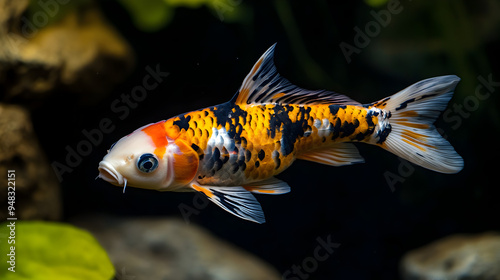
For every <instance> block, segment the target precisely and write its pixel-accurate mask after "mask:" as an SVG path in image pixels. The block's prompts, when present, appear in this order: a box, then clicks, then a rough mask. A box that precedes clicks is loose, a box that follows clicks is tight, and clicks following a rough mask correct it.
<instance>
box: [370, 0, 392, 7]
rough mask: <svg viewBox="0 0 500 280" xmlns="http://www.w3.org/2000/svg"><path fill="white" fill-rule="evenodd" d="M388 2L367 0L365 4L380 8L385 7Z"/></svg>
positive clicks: (386, 0)
mask: <svg viewBox="0 0 500 280" xmlns="http://www.w3.org/2000/svg"><path fill="white" fill-rule="evenodd" d="M387 2H388V0H365V3H366V4H367V5H370V6H372V7H380V6H382V5H385V3H387Z"/></svg>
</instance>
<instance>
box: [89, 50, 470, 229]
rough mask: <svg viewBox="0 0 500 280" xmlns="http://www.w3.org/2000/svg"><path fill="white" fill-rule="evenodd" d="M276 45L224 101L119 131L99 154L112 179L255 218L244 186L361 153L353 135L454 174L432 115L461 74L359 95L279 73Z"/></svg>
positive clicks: (275, 183)
mask: <svg viewBox="0 0 500 280" xmlns="http://www.w3.org/2000/svg"><path fill="white" fill-rule="evenodd" d="M274 48H275V45H273V46H272V47H271V48H269V49H268V50H267V51H266V52H265V53H264V54H263V55H262V57H260V59H259V60H258V61H257V63H255V65H254V66H253V68H252V69H251V71H250V73H249V74H248V75H247V76H246V78H245V80H244V81H243V84H242V85H241V87H240V89H239V90H238V92H237V93H236V95H234V97H233V98H232V99H231V100H230V101H229V102H227V103H224V104H220V105H216V106H212V107H208V108H205V109H201V110H197V111H193V112H189V113H185V114H182V115H178V116H176V117H173V118H170V119H168V120H162V121H160V122H157V123H153V124H148V125H146V126H143V127H141V128H139V129H137V130H135V131H134V132H133V133H131V134H129V135H127V136H125V137H123V138H121V139H120V140H119V141H118V142H116V143H115V144H114V145H113V146H112V147H111V148H110V150H109V151H108V153H107V155H106V156H105V157H104V158H103V160H102V161H101V162H100V163H99V167H98V170H99V176H98V177H99V178H102V179H104V180H105V181H107V182H110V183H111V184H114V185H117V186H123V187H124V190H125V187H126V186H127V185H128V186H133V187H137V188H143V189H152V190H158V191H174V192H185V191H194V192H199V193H202V194H203V195H205V196H206V197H207V198H208V199H209V200H210V201H212V202H214V203H215V204H217V205H218V206H220V207H221V208H223V209H224V210H226V211H228V212H230V213H232V214H234V215H236V216H238V217H240V218H242V219H246V220H249V221H253V222H257V223H263V222H265V218H264V214H263V211H262V208H261V206H260V204H259V202H258V201H257V200H256V199H255V197H254V196H253V195H252V193H257V194H275V195H276V194H284V193H288V192H289V191H290V187H289V185H288V184H287V183H286V182H284V181H282V180H279V179H277V178H276V177H275V176H276V175H278V174H280V173H281V172H283V171H284V170H285V169H287V168H288V167H289V166H290V165H291V164H292V163H293V162H294V161H295V160H297V159H301V160H307V161H312V162H316V163H321V164H326V165H331V166H342V165H350V164H355V163H362V162H364V159H363V157H361V155H360V154H359V152H358V150H357V148H356V147H355V145H354V144H352V143H350V142H362V143H368V144H371V145H375V146H379V147H381V148H383V149H385V150H387V151H389V152H391V153H393V154H395V155H397V156H399V157H401V158H404V159H406V160H408V161H410V162H412V163H414V164H416V165H419V166H422V167H424V168H427V169H430V170H434V171H437V172H441V173H457V172H459V171H460V170H461V169H462V168H463V159H462V158H461V157H460V155H458V154H457V153H456V152H455V150H454V149H453V147H452V146H451V145H450V144H449V143H448V141H446V140H445V139H443V138H442V137H441V136H440V134H439V133H438V131H437V130H436V128H435V126H434V125H433V123H434V121H435V120H436V118H437V117H438V115H439V114H440V113H441V112H442V111H443V110H444V109H445V108H446V106H447V104H448V101H449V100H450V99H451V97H452V95H453V90H454V89H455V87H456V85H457V83H458V82H459V81H460V78H458V77H457V76H454V75H449V76H441V77H435V78H430V79H426V80H423V81H420V82H417V83H415V84H413V85H411V86H409V87H407V88H405V89H403V90H401V91H400V92H398V93H396V94H394V95H392V96H389V97H386V98H384V99H382V100H380V101H377V102H373V103H369V104H361V103H359V102H357V101H354V100H352V99H350V98H349V97H347V96H344V95H341V94H337V93H333V92H330V91H326V90H307V89H303V88H300V87H298V86H295V85H293V84H292V83H291V82H289V81H288V80H287V79H285V78H283V77H282V76H281V75H280V74H278V72H277V69H276V66H275V65H274V59H273V57H274Z"/></svg>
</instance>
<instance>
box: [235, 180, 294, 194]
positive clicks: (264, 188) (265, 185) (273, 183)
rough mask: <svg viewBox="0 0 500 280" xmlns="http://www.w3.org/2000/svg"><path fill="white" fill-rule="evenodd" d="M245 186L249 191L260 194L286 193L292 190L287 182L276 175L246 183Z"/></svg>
mask: <svg viewBox="0 0 500 280" xmlns="http://www.w3.org/2000/svg"><path fill="white" fill-rule="evenodd" d="M243 188H244V189H245V190H247V191H249V192H253V193H260V194H284V193H289V192H290V186H289V185H288V184H287V183H286V182H284V181H281V180H279V179H276V178H274V177H273V178H270V179H267V180H265V181H260V182H255V183H252V184H248V185H244V186H243Z"/></svg>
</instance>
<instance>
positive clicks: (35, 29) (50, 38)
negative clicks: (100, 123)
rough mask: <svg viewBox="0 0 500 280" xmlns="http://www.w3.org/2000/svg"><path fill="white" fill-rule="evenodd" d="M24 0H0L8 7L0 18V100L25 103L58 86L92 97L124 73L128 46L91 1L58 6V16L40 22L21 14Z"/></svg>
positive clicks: (83, 97) (130, 59)
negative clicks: (85, 4)
mask: <svg viewBox="0 0 500 280" xmlns="http://www.w3.org/2000/svg"><path fill="white" fill-rule="evenodd" d="M27 2H29V1H26V0H22V1H3V0H0V7H2V8H3V9H4V11H7V12H10V14H8V15H6V16H7V19H8V20H3V21H2V20H0V24H1V26H0V84H2V85H3V87H4V89H5V92H4V93H3V95H4V96H2V95H0V100H3V101H8V102H12V101H15V102H23V103H29V102H33V101H37V100H40V99H43V98H46V97H47V96H49V95H50V94H52V93H53V92H55V91H61V92H73V93H78V94H79V96H80V101H83V102H94V101H98V100H100V99H101V98H102V97H103V96H104V95H105V94H106V93H108V92H110V90H111V89H112V87H113V86H114V85H116V84H118V83H119V82H121V81H122V80H123V79H124V78H125V77H126V76H127V75H128V73H130V71H131V70H132V67H133V64H134V58H133V54H132V50H131V47H130V46H129V45H128V43H127V42H126V41H125V40H124V39H123V38H122V37H121V36H120V35H119V34H118V32H117V31H116V30H115V29H114V28H113V27H112V26H111V25H109V24H108V23H107V22H106V20H105V19H104V18H103V16H102V15H101V13H100V11H99V10H98V8H97V7H96V6H94V5H90V6H85V7H78V9H75V8H68V9H62V8H63V7H58V9H57V11H58V13H64V15H63V16H62V19H61V20H59V21H56V22H55V23H50V24H46V25H40V24H39V23H40V22H39V21H37V19H39V18H37V17H33V18H32V19H30V18H29V17H22V20H21V15H22V13H21V12H20V11H24V10H25V9H26V6H27ZM53 3H57V2H55V1H54V2H53ZM40 12H42V13H43V12H44V11H43V10H41V11H40ZM2 13H5V12H0V18H2V17H1V14H2ZM45 16H47V17H48V16H49V15H45ZM54 17H55V15H54Z"/></svg>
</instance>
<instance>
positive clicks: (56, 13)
mask: <svg viewBox="0 0 500 280" xmlns="http://www.w3.org/2000/svg"><path fill="white" fill-rule="evenodd" d="M66 2H67V3H65V2H63V3H64V4H59V3H58V2H57V1H39V0H30V4H29V6H28V10H27V11H26V16H27V18H28V20H30V21H31V23H34V24H35V25H36V27H38V28H42V27H45V26H47V25H49V24H52V23H54V22H57V21H59V20H60V19H62V18H63V17H64V16H65V15H66V14H67V13H68V12H69V11H71V10H74V9H78V8H81V7H84V6H87V5H89V4H91V3H92V2H93V0H72V1H66Z"/></svg>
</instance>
